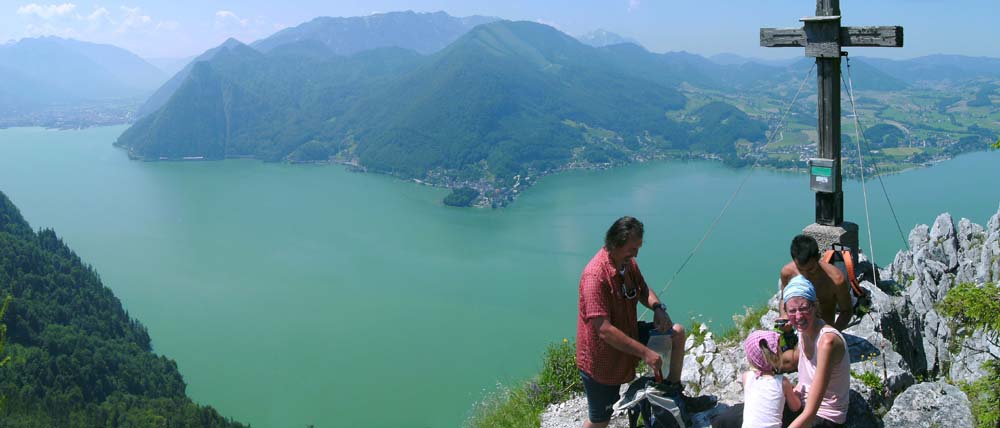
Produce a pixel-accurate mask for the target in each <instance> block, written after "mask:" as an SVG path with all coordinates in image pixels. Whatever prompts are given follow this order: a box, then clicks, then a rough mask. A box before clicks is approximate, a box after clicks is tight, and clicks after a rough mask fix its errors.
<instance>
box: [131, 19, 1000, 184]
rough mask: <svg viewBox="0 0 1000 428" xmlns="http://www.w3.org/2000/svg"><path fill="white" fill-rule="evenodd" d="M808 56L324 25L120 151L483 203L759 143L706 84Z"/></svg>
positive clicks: (960, 72) (790, 65) (381, 23)
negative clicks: (254, 162)
mask: <svg viewBox="0 0 1000 428" xmlns="http://www.w3.org/2000/svg"><path fill="white" fill-rule="evenodd" d="M477 24H478V26H477ZM421 34H422V35H423V36H419V35H421ZM579 40H587V41H588V43H592V44H595V45H599V46H600V47H594V46H588V45H587V44H584V43H581V42H580V41H579ZM619 41H625V42H624V43H617V42H619ZM998 61H1000V60H990V59H976V58H966V57H948V58H935V57H925V58H918V59H914V60H906V61H892V60H877V59H870V58H857V59H855V60H852V61H851V66H852V69H851V73H852V75H853V77H854V78H855V80H856V83H855V88H857V89H858V90H882V91H894V90H900V89H904V88H908V87H910V86H912V85H915V84H919V83H920V82H923V81H926V80H928V79H935V78H941V77H942V76H953V77H954V78H972V77H975V76H995V75H1000V64H997V62H998ZM811 66H812V60H811V59H810V58H805V57H803V58H801V59H791V60H778V61H763V60H757V59H753V58H745V57H740V56H736V55H717V56H714V57H712V58H711V59H707V58H704V57H702V56H699V55H695V54H689V53H685V52H670V53H665V54H656V53H651V52H649V51H647V50H646V49H644V48H643V47H641V46H640V45H638V44H635V43H631V42H629V41H627V40H626V39H624V38H621V37H620V36H617V35H614V34H613V33H608V32H603V31H598V32H592V33H589V34H588V35H584V36H580V38H579V39H574V38H572V37H570V36H567V35H565V34H563V33H561V32H559V31H557V30H555V29H553V28H551V27H548V26H545V25H541V24H537V23H530V22H509V21H496V20H495V18H488V17H468V18H454V17H450V16H448V15H447V14H444V13H434V14H419V13H414V12H395V13H388V14H380V15H372V16H369V17H358V18H317V19H314V20H312V21H309V22H307V23H304V24H302V25H299V26H297V27H294V28H289V29H286V30H283V31H281V32H278V33H276V34H275V35H273V36H271V37H268V38H266V39H263V40H259V41H257V42H254V43H252V44H251V45H245V44H243V43H241V42H239V41H236V40H232V39H231V40H228V41H226V42H225V43H223V44H222V45H220V46H219V47H216V48H213V49H211V50H209V51H207V52H206V53H204V54H203V55H201V56H199V57H198V58H196V59H195V60H194V61H192V62H191V64H189V65H188V66H187V67H186V68H185V69H184V70H182V71H181V72H179V73H178V74H177V75H175V76H174V77H173V78H172V79H171V80H170V81H168V82H167V83H166V84H165V85H163V86H162V87H161V88H160V89H159V90H158V91H157V92H156V94H154V95H153V96H152V97H151V98H150V99H149V100H148V101H147V102H146V104H145V105H144V106H143V108H142V109H141V111H140V115H141V116H143V118H142V119H141V120H139V121H138V122H136V123H135V124H134V125H133V126H132V127H131V128H130V129H128V130H127V131H126V132H125V133H123V134H122V136H121V137H120V138H119V140H118V141H117V142H116V144H117V145H119V146H122V147H125V148H128V149H129V150H130V153H131V154H132V155H133V156H135V157H138V158H142V159H147V160H156V159H183V158H202V159H221V158H226V157H247V156H249V157H256V158H259V159H264V160H269V161H280V160H286V161H293V162H298V161H325V160H331V159H332V160H336V161H339V162H345V163H350V164H353V165H356V166H358V167H359V168H363V169H368V170H373V171H378V172H384V173H389V174H393V175H397V176H399V177H403V178H414V179H419V180H421V181H427V182H431V183H434V184H440V185H446V186H449V187H456V188H457V187H474V188H476V189H477V190H478V191H480V192H482V194H484V195H485V194H487V193H489V192H502V191H504V190H503V189H507V190H509V189H511V188H512V187H516V184H517V183H518V182H519V180H521V179H522V177H528V176H537V175H539V174H544V173H545V172H548V171H555V170H559V169H562V168H566V167H579V166H593V165H607V164H614V163H620V162H621V163H624V162H629V161H633V160H638V159H646V158H650V157H658V156H663V155H665V154H670V153H673V154H685V155H686V154H690V153H695V154H698V153H700V154H702V155H710V156H719V157H722V158H723V159H728V158H733V157H734V156H735V154H736V152H737V150H738V149H737V144H738V142H739V141H747V142H751V143H760V142H762V141H763V139H764V129H765V128H766V126H765V125H764V123H763V122H761V121H760V120H759V119H755V118H752V117H750V116H748V115H747V114H745V113H744V112H743V111H741V110H740V109H738V108H736V107H734V106H732V105H730V104H727V101H726V100H725V99H720V98H718V97H716V98H711V97H709V98H707V99H701V97H703V96H705V95H703V93H702V92H700V91H709V92H717V93H721V94H736V93H761V92H769V91H773V88H776V87H781V86H783V85H787V84H788V82H790V81H796V82H797V81H800V80H801V79H802V76H803V73H804V72H805V71H806V70H808V69H809V68H810V67H811ZM945 78H948V77H945ZM810 83H811V84H812V82H810ZM681 88H685V89H684V92H683V93H682V92H681V91H679V90H678V89H681ZM689 96H695V97H698V99H689V98H688V97H689ZM682 109H684V111H683V112H680V110H682ZM672 112H673V113H672Z"/></svg>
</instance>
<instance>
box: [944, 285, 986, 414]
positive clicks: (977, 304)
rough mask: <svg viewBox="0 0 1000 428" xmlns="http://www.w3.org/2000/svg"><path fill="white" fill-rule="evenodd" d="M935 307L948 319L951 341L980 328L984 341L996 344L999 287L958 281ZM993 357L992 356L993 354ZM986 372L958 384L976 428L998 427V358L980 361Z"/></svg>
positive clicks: (958, 339) (966, 335)
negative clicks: (950, 326) (963, 392)
mask: <svg viewBox="0 0 1000 428" xmlns="http://www.w3.org/2000/svg"><path fill="white" fill-rule="evenodd" d="M938 309H939V310H940V311H941V313H943V314H944V315H945V316H946V317H948V318H949V319H950V320H951V323H952V330H953V331H954V332H955V336H956V338H955V340H956V341H960V340H963V339H964V338H965V337H968V336H969V335H971V334H972V333H974V332H976V331H978V330H980V329H981V330H983V332H984V334H985V337H986V339H987V340H990V341H992V342H993V343H997V339H998V334H1000V288H998V287H997V285H996V284H991V283H990V284H984V285H983V286H982V287H978V286H976V285H975V284H967V283H966V284H959V285H956V286H955V287H953V288H952V289H951V290H948V294H946V295H945V297H944V300H943V301H942V302H941V303H940V304H939V305H938ZM994 357H996V356H994ZM983 368H984V369H985V370H986V375H985V376H982V377H980V378H979V379H976V380H975V381H974V382H972V383H968V382H963V383H959V385H958V386H959V387H961V388H962V390H963V391H965V394H966V395H968V396H969V401H970V402H971V403H972V416H973V417H974V418H975V419H976V427H977V428H996V427H1000V360H998V359H996V358H994V359H992V360H988V361H986V362H985V363H984V364H983Z"/></svg>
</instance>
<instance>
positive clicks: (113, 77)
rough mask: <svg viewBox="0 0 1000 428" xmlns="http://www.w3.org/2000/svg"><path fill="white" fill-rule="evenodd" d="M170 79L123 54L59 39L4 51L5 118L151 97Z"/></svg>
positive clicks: (0, 97) (0, 109)
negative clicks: (57, 107)
mask: <svg viewBox="0 0 1000 428" xmlns="http://www.w3.org/2000/svg"><path fill="white" fill-rule="evenodd" d="M166 77H167V76H166V75H165V74H164V73H163V72H162V71H160V70H159V69H157V68H156V67H154V66H153V65H151V64H149V63H148V62H146V61H144V60H143V59H142V58H139V57H138V56H136V55H134V54H132V53H131V52H128V51H126V50H124V49H121V48H117V47H114V46H111V45H102V44H95V43H88V42H81V41H77V40H71V39H62V38H58V37H41V38H28V39H21V40H20V41H17V42H13V43H8V44H4V45H0V113H9V112H21V111H25V110H31V109H39V108H45V107H46V106H48V105H54V104H68V103H77V102H82V101H93V100H105V99H115V98H129V97H141V96H148V95H149V94H150V93H151V92H152V91H153V90H155V89H156V88H157V87H158V86H160V85H161V84H163V82H164V80H166Z"/></svg>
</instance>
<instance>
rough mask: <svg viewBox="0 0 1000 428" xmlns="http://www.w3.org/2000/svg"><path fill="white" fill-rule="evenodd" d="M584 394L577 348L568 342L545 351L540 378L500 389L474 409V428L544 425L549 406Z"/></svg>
mask: <svg viewBox="0 0 1000 428" xmlns="http://www.w3.org/2000/svg"><path fill="white" fill-rule="evenodd" d="M580 393H583V383H582V382H581V380H580V372H579V371H578V369H577V368H576V345H575V344H573V343H571V342H570V341H569V340H567V339H563V340H562V342H561V343H554V344H551V345H549V347H548V348H547V349H546V350H545V357H544V360H543V362H542V371H541V373H540V374H539V376H538V378H537V379H533V380H530V381H527V382H525V383H523V384H521V385H519V386H516V387H513V388H509V387H504V386H502V385H501V386H498V389H497V391H496V392H494V393H491V394H489V395H487V396H486V397H485V398H484V399H483V400H482V401H481V402H479V403H478V404H477V405H476V407H475V409H474V410H473V414H472V417H471V418H470V419H469V421H468V425H469V426H470V427H472V428H508V427H509V428H520V427H536V426H538V425H540V424H541V415H542V411H544V410H545V407H546V406H548V405H549V404H553V403H558V402H561V401H565V400H566V399H568V398H570V397H572V396H573V395H575V394H580Z"/></svg>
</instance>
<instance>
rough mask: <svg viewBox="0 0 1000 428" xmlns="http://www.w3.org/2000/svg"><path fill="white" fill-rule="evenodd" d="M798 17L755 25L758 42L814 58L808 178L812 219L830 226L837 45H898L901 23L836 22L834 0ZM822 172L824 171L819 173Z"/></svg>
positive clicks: (835, 182) (840, 212) (835, 208)
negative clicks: (792, 22)
mask: <svg viewBox="0 0 1000 428" xmlns="http://www.w3.org/2000/svg"><path fill="white" fill-rule="evenodd" d="M800 21H802V22H803V24H804V26H803V27H802V28H761V29H760V45H761V46H763V47H804V48H806V56H809V57H814V58H816V75H817V77H818V78H819V79H818V82H817V83H818V86H819V99H818V104H819V124H818V126H817V130H818V131H819V154H818V156H819V158H820V159H813V160H810V168H809V172H810V182H811V183H812V184H813V185H812V188H813V190H814V191H816V223H818V224H821V225H827V226H836V225H839V224H841V223H843V221H844V193H843V191H842V190H841V177H840V57H841V55H847V53H846V52H843V53H842V52H841V51H840V48H841V46H859V47H864V46H872V47H875V46H882V47H897V48H898V47H903V27H899V26H892V27H841V26H840V0H816V16H807V17H804V18H802V19H800ZM824 174H825V175H824Z"/></svg>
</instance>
